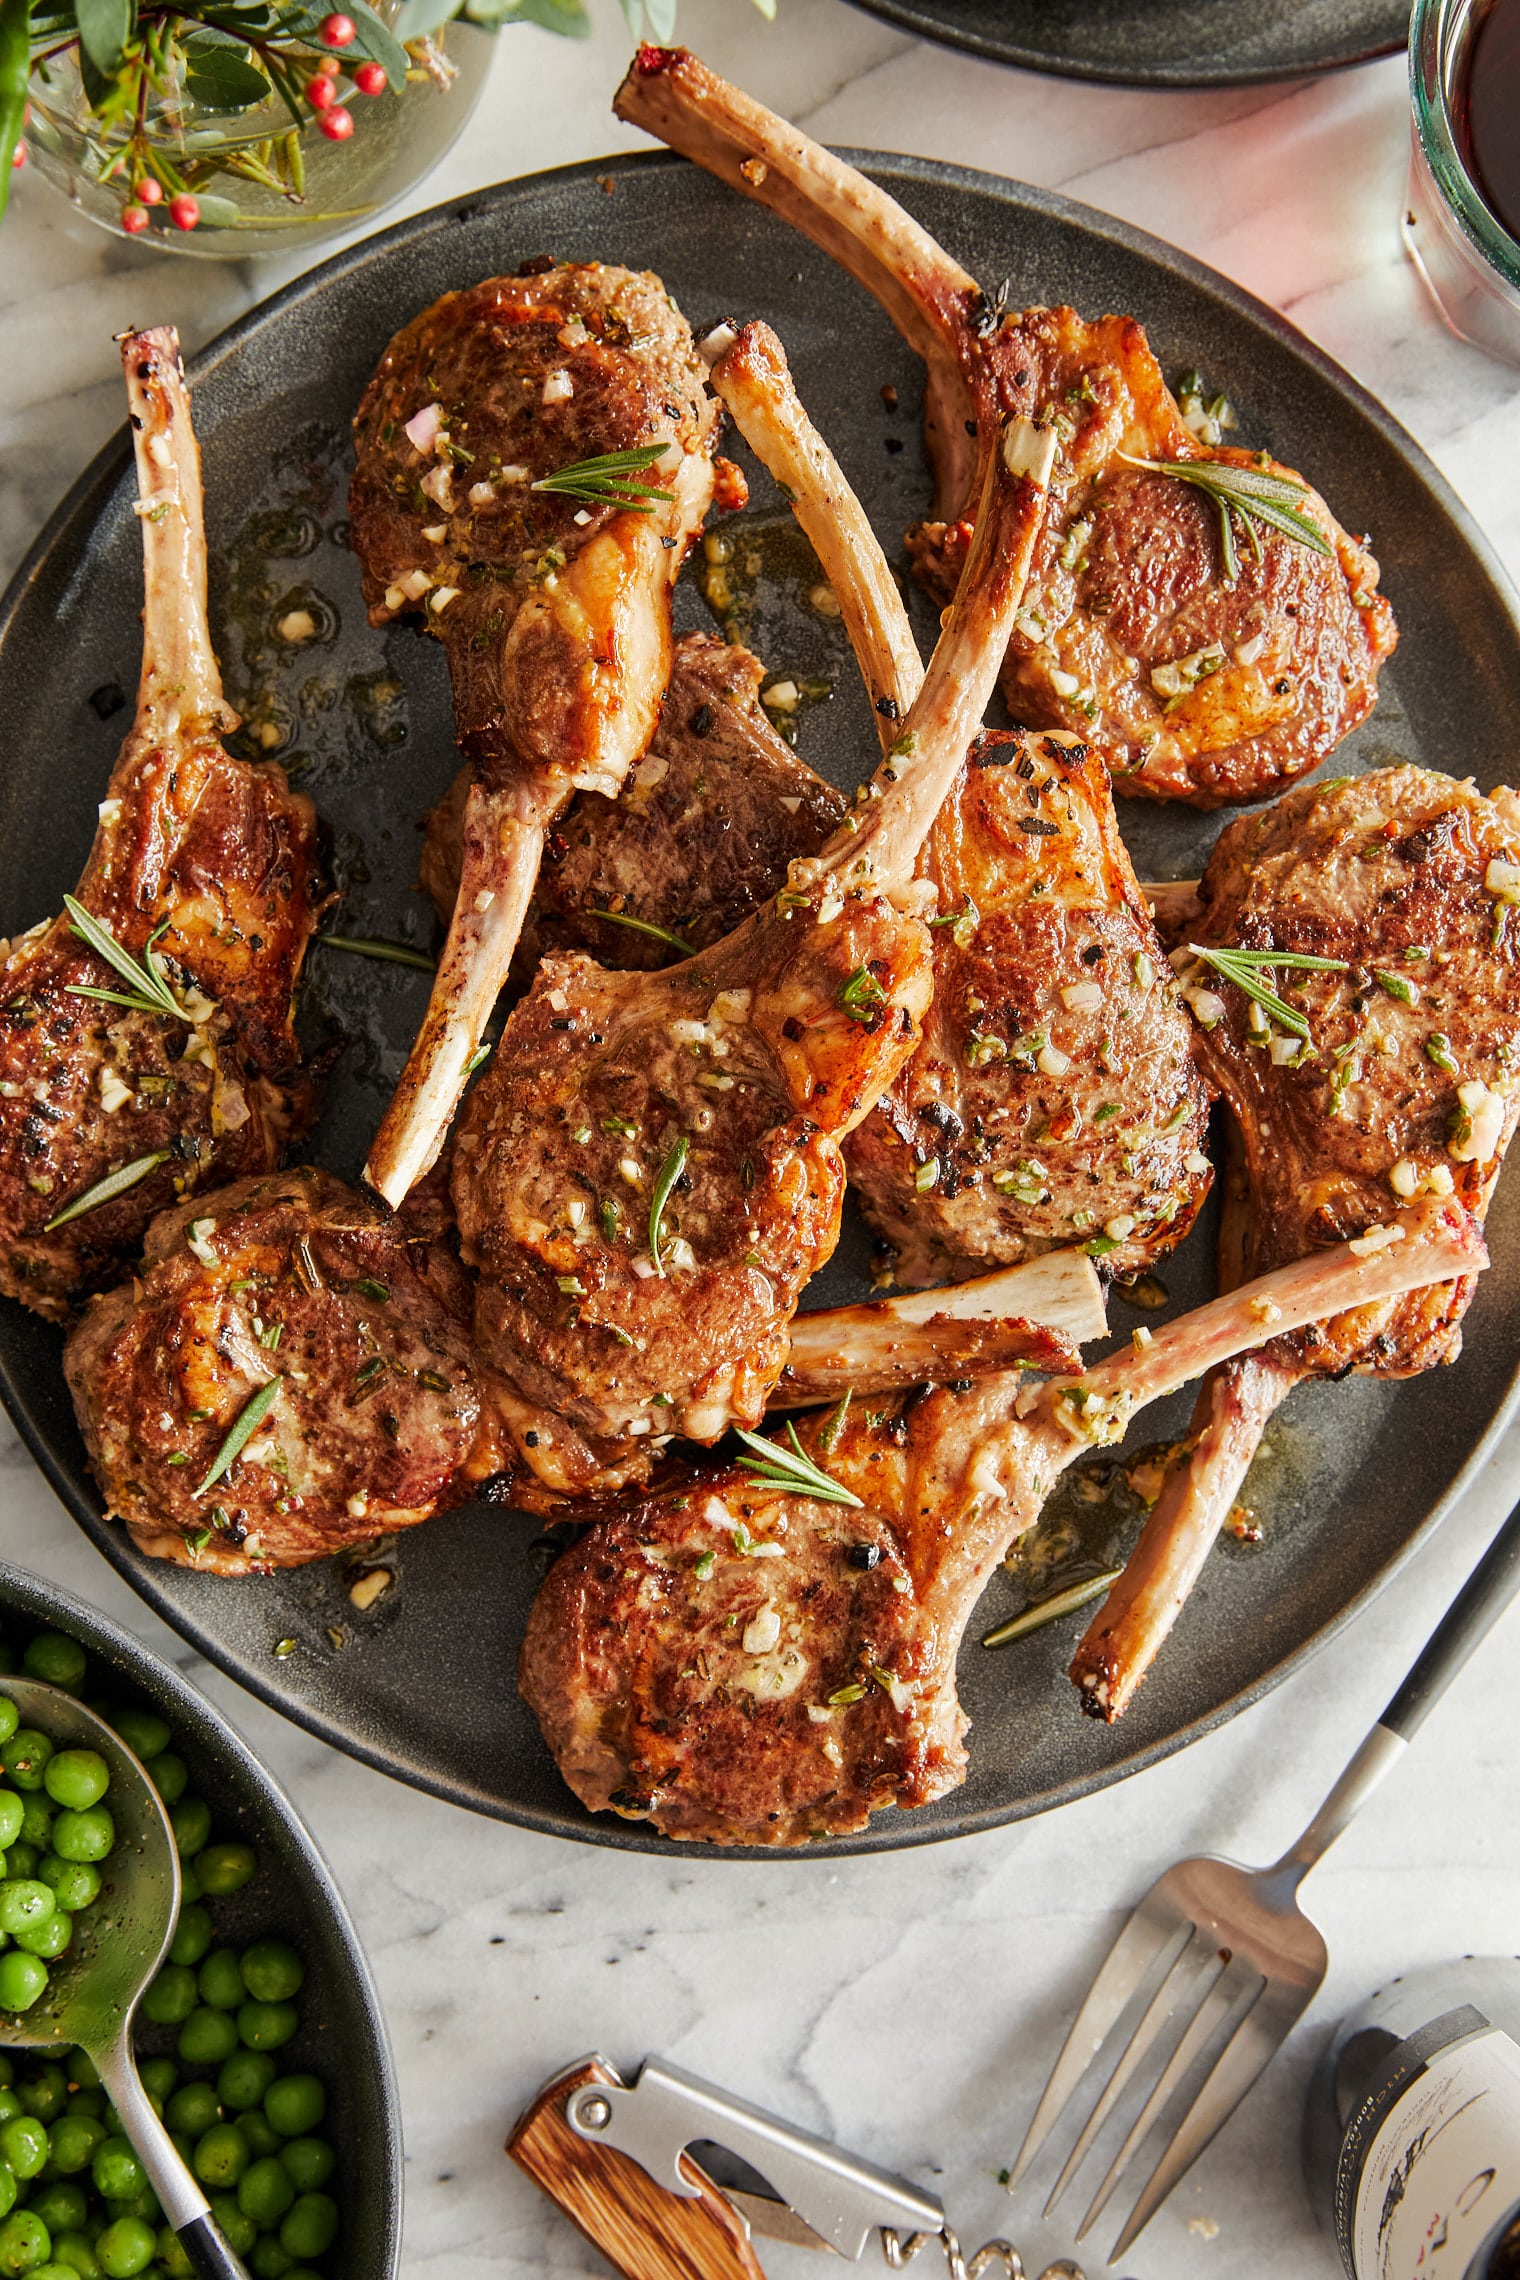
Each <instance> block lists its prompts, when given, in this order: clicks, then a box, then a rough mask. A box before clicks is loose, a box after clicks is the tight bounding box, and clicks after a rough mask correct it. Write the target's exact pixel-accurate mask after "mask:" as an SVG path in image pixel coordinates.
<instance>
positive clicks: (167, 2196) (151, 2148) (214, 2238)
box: [95, 2029, 249, 2280]
mask: <svg viewBox="0 0 1520 2280" xmlns="http://www.w3.org/2000/svg"><path fill="white" fill-rule="evenodd" d="M95 2067H96V2071H97V2073H98V2074H99V2076H100V2079H101V2081H102V2083H103V2084H104V2085H105V2090H106V2095H107V2096H108V2097H109V2098H110V2101H111V2103H112V2105H113V2106H114V2107H115V2108H116V2111H117V2113H118V2114H119V2115H120V2116H121V2120H122V2126H123V2128H124V2129H125V2130H126V2133H127V2137H128V2140H129V2141H130V2143H131V2146H132V2150H133V2152H134V2153H135V2154H136V2155H137V2158H138V2160H139V2161H140V2162H141V2163H142V2165H143V2168H144V2169H145V2170H146V2171H147V2175H148V2182H149V2184H150V2185H151V2186H152V2188H153V2190H154V2192H155V2193H156V2194H157V2195H158V2198H159V2200H160V2201H161V2202H162V2204H163V2211H164V2216H165V2218H166V2219H167V2221H168V2223H169V2225H170V2226H171V2227H172V2229H173V2231H174V2233H175V2235H176V2237H177V2238H178V2239H179V2240H180V2241H182V2242H183V2244H184V2249H185V2254H186V2255H187V2256H188V2257H189V2259H190V2261H191V2263H192V2264H193V2265H194V2266H195V2269H196V2272H197V2273H198V2274H199V2276H200V2280H249V2274H248V2268H247V2266H246V2265H245V2264H244V2263H243V2261H242V2259H241V2258H240V2257H238V2256H236V2255H234V2253H233V2251H232V2249H231V2248H230V2247H229V2246H228V2244H227V2242H226V2240H225V2239H224V2238H223V2236H222V2231H221V2227H220V2226H219V2225H218V2224H217V2221H216V2219H215V2217H213V2215H212V2214H211V2205H210V2203H209V2202H208V2201H207V2199H206V2196H205V2194H204V2193H203V2192H202V2191H201V2189H200V2187H199V2185H198V2184H197V2183H196V2181H195V2179H194V2177H193V2176H192V2175H191V2173H190V2171H189V2170H188V2169H187V2168H186V2166H185V2163H184V2162H183V2160H182V2159H181V2158H180V2151H179V2148H178V2146H177V2145H176V2144H175V2143H174V2140H173V2138H171V2137H170V2135H169V2133H168V2131H167V2130H166V2129H165V2128H164V2125H163V2123H162V2122H161V2121H160V2120H159V2118H158V2116H157V2114H156V2113H155V2112H154V2111H153V2106H152V2102H151V2101H150V2099H149V2097H148V2093H147V2092H146V2090H144V2088H143V2086H142V2081H141V2078H140V2077H139V2075H138V2072H137V2061H136V2059H135V2058H134V2057H133V2055H132V2046H131V2044H130V2042H129V2041H128V2038H127V2033H126V2030H125V2029H123V2031H122V2033H121V2035H120V2037H119V2038H118V2040H117V2041H116V2042H115V2043H114V2044H113V2045H112V2046H111V2048H110V2049H109V2050H106V2051H97V2052H96V2054H95Z"/></svg>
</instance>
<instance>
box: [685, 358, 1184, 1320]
mask: <svg viewBox="0 0 1520 2280" xmlns="http://www.w3.org/2000/svg"><path fill="white" fill-rule="evenodd" d="M713 385H714V387H715V388H716V390H717V391H718V394H719V395H720V396H721V397H722V399H723V401H724V403H725V404H726V406H727V407H728V409H729V411H730V412H732V414H733V416H734V419H735V421H736V423H737V425H738V426H739V428H740V430H741V432H742V433H743V435H744V437H745V439H746V441H747V442H748V443H749V444H750V445H751V446H752V448H753V449H754V450H755V451H756V452H757V453H758V455H759V456H760V458H761V459H763V460H764V462H765V464H766V466H767V467H768V468H769V470H770V472H771V474H772V475H773V476H774V477H775V478H776V480H777V482H778V483H780V484H781V485H782V487H783V490H784V492H785V493H786V495H787V496H788V497H789V498H790V499H791V501H792V506H793V511H794V512H795V514H796V515H797V518H798V520H799V521H800V522H801V524H802V526H803V528H804V530H805V531H806V532H807V534H808V536H809V537H810V538H811V539H812V541H813V545H814V547H815V550H816V551H817V553H818V555H819V558H820V561H821V562H822V565H823V568H824V571H825V574H826V576H827V577H828V580H829V583H830V585H831V586H832V588H833V590H834V592H835V594H836V596H837V597H838V599H839V602H840V606H841V610H842V612H843V614H844V616H845V618H846V620H847V622H848V623H849V625H850V628H851V632H852V635H853V637H854V639H855V641H856V645H857V651H858V652H859V653H860V655H861V664H862V670H863V671H864V673H865V675H866V680H867V684H868V687H870V689H871V690H872V693H873V695H874V696H875V698H876V700H877V705H878V718H881V719H883V720H884V723H885V724H890V721H891V720H893V719H895V718H897V717H899V716H900V715H901V714H902V713H905V712H906V711H907V708H908V706H909V704H910V702H911V701H912V699H913V697H914V696H916V694H917V692H918V687H919V682H920V678H921V667H920V666H919V662H918V655H917V651H916V650H915V648H914V646H913V637H912V633H911V631H910V629H909V626H908V622H907V614H906V612H905V611H904V609H903V606H902V601H901V598H900V597H899V595H898V592H897V589H896V587H895V585H894V584H893V582H892V578H891V573H890V572H889V571H888V569H887V566H886V563H885V562H884V561H883V559H882V556H881V550H880V548H879V546H878V545H877V543H876V540H875V538H874V536H873V534H872V532H871V529H870V525H869V524H868V523H867V521H866V518H865V516H864V514H863V513H862V511H861V509H860V506H859V503H858V501H857V500H856V499H855V497H854V494H853V493H852V492H851V491H850V488H849V485H848V484H847V483H846V482H845V479H844V476H843V475H842V473H841V472H840V470H839V468H838V467H837V465H836V464H835V463H834V460H833V458H832V456H831V455H830V454H829V452H828V451H827V448H826V447H825V445H824V444H823V443H822V440H821V439H820V438H819V437H818V436H817V435H816V434H815V433H814V431H813V429H812V427H811V426H810V424H809V422H808V420H807V416H806V414H805V413H804V411H803V410H802V407H801V405H800V404H799V403H798V402H797V399H796V394H795V391H794V389H793V387H792V382H791V375H790V373H789V372H788V370H787V365H786V358H785V355H784V353H783V351H782V348H781V344H780V342H779V341H778V340H777V339H776V336H775V334H774V333H773V332H771V330H770V328H769V326H766V325H758V324H751V325H746V326H745V327H744V330H743V331H742V332H741V333H739V334H737V335H736V336H735V337H734V339H733V341H732V343H731V345H730V346H729V347H728V348H727V350H726V352H725V353H724V354H723V355H722V357H721V358H720V359H719V361H718V362H717V363H716V364H715V365H714V367H713ZM892 733H893V731H892V730H891V728H890V725H887V734H888V736H890V735H891V734H892ZM918 875H919V877H920V879H923V880H926V881H927V882H928V883H929V884H930V885H931V886H932V887H933V889H934V893H935V900H936V903H937V907H938V916H937V918H936V920H935V921H934V934H935V947H934V999H933V1004H932V1005H931V1007H930V1010H929V1013H928V1015H927V1016H926V1018H925V1022H924V1033H923V1036H922V1039H921V1040H920V1043H919V1045H918V1047H917V1050H916V1051H915V1052H914V1054H913V1057H912V1059H911V1060H910V1061H908V1062H907V1063H906V1065H905V1066H904V1067H903V1068H902V1069H901V1070H900V1071H899V1073H898V1074H897V1076H896V1077H894V1078H893V1080H892V1083H891V1084H890V1085H889V1086H888V1088H887V1090H886V1092H885V1093H884V1094H883V1096H882V1098H881V1100H880V1101H879V1102H878V1104H877V1106H876V1107H875V1108H874V1109H873V1110H872V1111H871V1113H870V1115H869V1116H868V1117H866V1118H865V1119H864V1121H863V1122H862V1123H861V1124H860V1125H859V1126H858V1127H857V1129H856V1130H855V1131H854V1132H852V1133H851V1134H850V1136H849V1139H848V1141H847V1142H846V1146H845V1161H846V1164H847V1166H848V1170H849V1176H850V1180H851V1184H852V1185H853V1187H854V1188H855V1190H856V1193H857V1194H858V1195H859V1197H860V1199H861V1202H862V1203H863V1205H864V1207H865V1211H866V1215H867V1217H868V1218H869V1220H870V1222H871V1224H872V1226H873V1227H874V1228H875V1229H876V1231H877V1234H878V1236H879V1237H880V1238H881V1240H882V1243H883V1245H884V1247H885V1249H886V1251H887V1255H888V1257H889V1258H890V1260H891V1267H892V1273H893V1276H894V1278H895V1279H896V1280H897V1281H899V1282H902V1283H908V1284H926V1283H933V1282H938V1281H943V1280H944V1279H945V1278H946V1277H951V1278H954V1279H960V1278H962V1277H964V1276H967V1275H975V1274H979V1273H982V1272H984V1271H985V1270H986V1268H987V1267H988V1266H990V1265H993V1264H999V1263H1012V1262H1014V1261H1016V1260H1018V1259H1022V1258H1027V1257H1030V1256H1031V1255H1033V1254H1035V1253H1037V1252H1039V1251H1042V1250H1050V1249H1052V1248H1054V1247H1056V1246H1058V1245H1061V1244H1066V1243H1070V1242H1071V1241H1073V1239H1076V1240H1078V1241H1084V1242H1086V1243H1088V1244H1089V1245H1090V1247H1091V1248H1092V1250H1093V1251H1094V1253H1095V1254H1096V1255H1098V1256H1100V1257H1103V1258H1104V1259H1105V1260H1106V1263H1107V1265H1108V1266H1109V1268H1110V1269H1111V1270H1112V1271H1113V1272H1114V1273H1116V1274H1125V1275H1133V1274H1136V1273H1138V1272H1140V1271H1141V1270H1142V1269H1143V1268H1145V1267H1147V1266H1150V1265H1152V1264H1153V1263H1154V1262H1155V1260H1156V1259H1157V1258H1159V1257H1161V1256H1162V1255H1163V1254H1164V1253H1165V1252H1167V1251H1168V1250H1170V1249H1172V1248H1173V1247H1174V1245H1176V1244H1177V1243H1179V1242H1180V1241H1181V1240H1182V1237H1183V1236H1184V1235H1185V1234H1186V1233H1187V1231H1188V1229H1189V1227H1190V1226H1191V1225H1192V1223H1193V1220H1194V1217H1195V1216H1196V1214H1197V1211H1198V1208H1199V1206H1200V1204H1201V1203H1202V1201H1203V1198H1204V1196H1205V1195H1206V1194H1207V1192H1208V1188H1209V1182H1210V1177H1211V1173H1210V1167H1209V1161H1208V1158H1207V1156H1206V1155H1205V1154H1204V1153H1203V1141H1204V1135H1205V1127H1206V1123H1207V1118H1208V1103H1209V1092H1208V1088H1207V1086H1206V1085H1205V1084H1204V1082H1203V1080H1202V1078H1201V1077H1200V1075H1199V1073H1198V1069H1197V1067H1196V1064H1195V1062H1194V1059H1193V1051H1192V1024H1191V1022H1190V1020H1189V1017H1188V1014H1187V1011H1186V1009H1185V1008H1184V1006H1183V1005H1182V1003H1181V1001H1180V997H1179V994H1178V991H1177V988H1176V985H1175V983H1174V982H1173V980H1172V977H1171V975H1170V972H1169V970H1168V968H1167V964H1166V959H1165V956H1164V954H1163V951H1162V947H1161V943H1160V940H1159V938H1158V936H1157V933H1156V929H1155V926H1154V924H1153V922H1152V920H1151V916H1150V912H1149V910H1148V909H1147V906H1146V902H1145V898H1144V896H1143V895H1142V894H1141V892H1140V889H1139V887H1138V885H1137V884H1136V880H1135V874H1134V871H1133V869H1132V868H1131V865H1130V860H1129V856H1128V854H1127V853H1126V851H1125V848H1124V843H1123V841H1122V839H1121V838H1120V836H1119V827H1118V822H1117V819H1116V817H1115V815H1114V806H1113V799H1112V796H1111V793H1110V789H1109V778H1108V772H1107V769H1106V767H1105V766H1104V760H1103V756H1102V754H1101V753H1099V752H1098V751H1097V750H1096V749H1095V748H1094V747H1093V746H1092V745H1090V744H1088V743H1084V742H1081V741H1079V740H1078V739H1077V738H1075V737H1072V736H1069V735H1066V734H1064V733H1060V732H1053V733H1050V734H1047V735H1044V736H1030V735H1025V734H1019V735H1015V736H1007V735H989V734H983V735H982V736H981V737H979V738H978V740H977V741H976V743H975V744H974V745H973V747H972V749H971V752H970V754H969V756H968V758H967V760H966V762H965V764H964V765H963V767H962V768H961V769H960V771H959V772H958V775H957V777H956V780H955V782H954V783H953V785H952V786H951V789H950V792H949V796H948V797H947V798H946V800H945V802H944V805H943V806H942V808H941V809H940V812H939V815H938V817H937V818H936V820H935V823H934V827H933V829H932V831H931V832H930V834H929V836H928V839H927V841H926V842H925V845H924V848H923V852H922V854H921V855H920V858H919V863H918Z"/></svg>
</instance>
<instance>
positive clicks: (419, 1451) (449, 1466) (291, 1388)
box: [64, 1165, 494, 1575]
mask: <svg viewBox="0 0 1520 2280" xmlns="http://www.w3.org/2000/svg"><path fill="white" fill-rule="evenodd" d="M417 1232H418V1231H417V1230H416V1229H415V1228H409V1227H408V1224H407V1222H406V1220H405V1219H404V1218H401V1219H392V1218H391V1217H390V1215H389V1214H388V1213H387V1212H386V1211H384V1210H383V1209H382V1207H381V1206H380V1205H379V1204H378V1203H376V1202H375V1200H374V1199H373V1197H370V1196H366V1195H361V1194H357V1193H356V1192H355V1191H354V1190H353V1189H351V1188H348V1187H345V1186H344V1184H343V1183H342V1181H340V1180H337V1179H335V1178H334V1177H333V1176H332V1174H331V1173H329V1172H323V1171H318V1170H316V1169H315V1168H313V1167H311V1166H309V1165H303V1166H301V1167H300V1168H299V1169H297V1170H295V1171H290V1172H284V1173H278V1174H274V1175H264V1176H262V1177H256V1178H253V1179H247V1180H240V1181H238V1182H237V1183H235V1184H234V1185H233V1186H231V1187H226V1188H222V1189H219V1190H218V1191H217V1192H216V1193H214V1194H213V1195H211V1196H208V1197H206V1198H205V1199H204V1200H203V1201H190V1202H187V1203H184V1204H181V1205H180V1206H179V1207H178V1208H177V1209H176V1210H173V1211H168V1212H164V1213H162V1214H161V1215H160V1217H159V1218H158V1219H156V1220H155V1221H154V1223H153V1225H152V1227H151V1228H150V1230H149V1233H148V1240H147V1248H146V1253H145V1257H144V1263H143V1269H142V1272H141V1274H140V1275H139V1276H138V1277H137V1278H135V1279H134V1280H133V1281H132V1282H130V1283H126V1284H124V1285H123V1286H122V1287H121V1288H120V1289H118V1290H114V1291H110V1292H108V1293H106V1294H105V1295H104V1296H102V1297H99V1298H97V1299H96V1300H95V1301H94V1302H93V1304H92V1305H91V1306H90V1307H89V1308H88V1309H87V1310H86V1312H85V1313H84V1315H83V1316H82V1318H81V1319H80V1321H79V1323H78V1324H77V1326H76V1327H75V1329H74V1331H73V1333H72V1335H71V1336H70V1339H69V1342H68V1345H67V1348H66V1349H65V1354H64V1367H65V1370H66V1373H67V1376H68V1381H69V1387H70V1390H71V1392H72V1393H73V1396H74V1405H75V1409H76V1411H77V1413H78V1417H79V1423H80V1428H81V1430H82V1432H83V1434H84V1438H85V1445H86V1447H87V1449H88V1451H89V1455H90V1463H91V1466H92V1468H93V1470H94V1473H95V1477H96V1479H97V1480H98V1482H99V1483H100V1487H101V1490H102V1492H103V1494H104V1497H105V1508H106V1512H107V1514H108V1516H111V1517H115V1518H118V1519H121V1520H124V1521H125V1522H126V1525H127V1527H128V1529H129V1531H130V1532H131V1535H132V1538H133V1541H134V1542H135V1543H136V1545H137V1547H138V1549H139V1550H140V1551H143V1552H146V1553H148V1554H149V1555H150V1556H151V1557H153V1558H155V1559H167V1560H173V1561H177V1562H179V1563H180V1564H182V1565H188V1566H191V1567H197V1568H206V1569H210V1570H212V1571H213V1572H215V1573H216V1574H218V1575H247V1574H254V1573H263V1572H264V1571H266V1570H268V1569H271V1568H277V1567H293V1566H298V1565H300V1564H301V1563H303V1562H305V1561H309V1560H316V1559H325V1558H326V1557H328V1556H329V1555H330V1554H331V1553H333V1552H336V1551H340V1550H342V1549H343V1547H344V1546H345V1545H348V1544H353V1543H357V1542H361V1541H364V1540H366V1539H368V1538H370V1537H374V1536H377V1535H380V1534H382V1533H383V1532H385V1531H388V1530H390V1529H395V1528H408V1527H412V1526H415V1524H416V1523H417V1522H418V1521H420V1520H425V1519H427V1518H428V1516H429V1514H430V1513H432V1512H434V1511H436V1510H437V1509H438V1508H439V1507H440V1505H442V1504H445V1503H453V1502H458V1501H459V1500H460V1499H461V1498H462V1497H463V1496H465V1495H467V1494H468V1493H469V1492H470V1482H471V1478H472V1473H478V1472H480V1471H481V1470H487V1469H493V1468H494V1458H493V1457H492V1456H489V1455H488V1456H486V1457H485V1458H481V1457H480V1456H479V1453H478V1449H477V1444H478V1442H479V1440H480V1436H481V1429H482V1400H481V1389H480V1385H479V1382H478V1376H477V1372H476V1369H475V1364H474V1360H473V1357H472V1355H471V1351H470V1339H469V1328H468V1290H467V1288H466V1287H465V1286H464V1285H463V1284H462V1283H461V1281H460V1279H459V1269H458V1264H457V1261H455V1260H453V1259H452V1258H451V1257H450V1255H449V1253H448V1251H447V1249H446V1248H445V1247H444V1246H443V1245H441V1244H439V1243H437V1242H434V1241H431V1240H427V1239H425V1238H424V1239H422V1240H417V1239H415V1238H416V1236H417ZM472 1458H473V1459H474V1460H475V1462H474V1464H473V1465H472V1462H471V1460H472Z"/></svg>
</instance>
